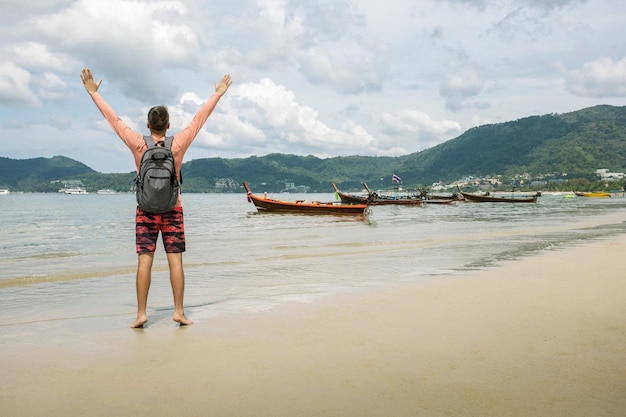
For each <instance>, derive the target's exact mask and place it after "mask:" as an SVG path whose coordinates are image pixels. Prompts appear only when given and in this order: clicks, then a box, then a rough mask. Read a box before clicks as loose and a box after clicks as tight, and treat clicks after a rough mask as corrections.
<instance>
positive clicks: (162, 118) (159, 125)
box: [148, 106, 170, 132]
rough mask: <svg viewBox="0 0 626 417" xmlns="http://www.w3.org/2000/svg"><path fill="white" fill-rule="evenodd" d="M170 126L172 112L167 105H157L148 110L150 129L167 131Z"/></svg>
mask: <svg viewBox="0 0 626 417" xmlns="http://www.w3.org/2000/svg"><path fill="white" fill-rule="evenodd" d="M169 127H170V114H169V112H168V111H167V108H166V107H165V106H155V107H153V108H151V109H150V110H149V111H148V129H150V130H151V131H154V132H165V131H166V130H167V129H169Z"/></svg>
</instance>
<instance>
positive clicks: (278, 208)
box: [243, 182, 368, 215]
mask: <svg viewBox="0 0 626 417" xmlns="http://www.w3.org/2000/svg"><path fill="white" fill-rule="evenodd" d="M243 186H244V188H245V189H246V193H247V195H248V201H249V202H252V203H253V204H254V206H255V207H256V209H257V210H258V211H259V212H275V213H302V214H350V215H364V214H366V211H367V209H368V205H367V204H341V203H336V202H328V203H324V202H320V201H311V202H306V201H304V200H297V201H282V200H275V199H273V198H268V197H267V196H265V195H264V196H263V197H261V196H258V195H256V194H253V193H252V191H251V190H250V186H249V185H248V183H247V182H244V183H243Z"/></svg>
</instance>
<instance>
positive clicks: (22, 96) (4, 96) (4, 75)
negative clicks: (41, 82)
mask: <svg viewBox="0 0 626 417" xmlns="http://www.w3.org/2000/svg"><path fill="white" fill-rule="evenodd" d="M30 82H31V75H30V72H28V71H27V70H25V69H24V68H22V67H19V66H17V65H15V64H14V63H11V62H4V63H0V103H5V104H7V105H13V104H27V105H31V106H39V105H40V104H41V102H40V100H39V98H38V97H37V95H36V94H35V93H34V92H33V91H32V90H31V88H30Z"/></svg>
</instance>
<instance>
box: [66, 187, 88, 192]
mask: <svg viewBox="0 0 626 417" xmlns="http://www.w3.org/2000/svg"><path fill="white" fill-rule="evenodd" d="M59 192H60V193H65V194H87V190H86V189H85V188H83V187H72V188H61V189H60V190H59Z"/></svg>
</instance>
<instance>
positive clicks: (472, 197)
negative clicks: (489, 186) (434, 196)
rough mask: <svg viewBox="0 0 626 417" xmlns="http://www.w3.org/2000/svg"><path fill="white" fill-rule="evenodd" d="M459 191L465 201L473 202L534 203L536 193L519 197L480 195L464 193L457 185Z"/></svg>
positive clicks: (536, 196)
mask: <svg viewBox="0 0 626 417" xmlns="http://www.w3.org/2000/svg"><path fill="white" fill-rule="evenodd" d="M457 188H458V189H459V192H460V193H461V195H462V196H463V198H465V199H466V200H467V201H472V202H474V203H536V202H537V198H538V197H539V195H538V194H535V195H532V196H520V197H503V196H492V195H481V194H473V193H466V192H464V191H463V190H461V187H457Z"/></svg>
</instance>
